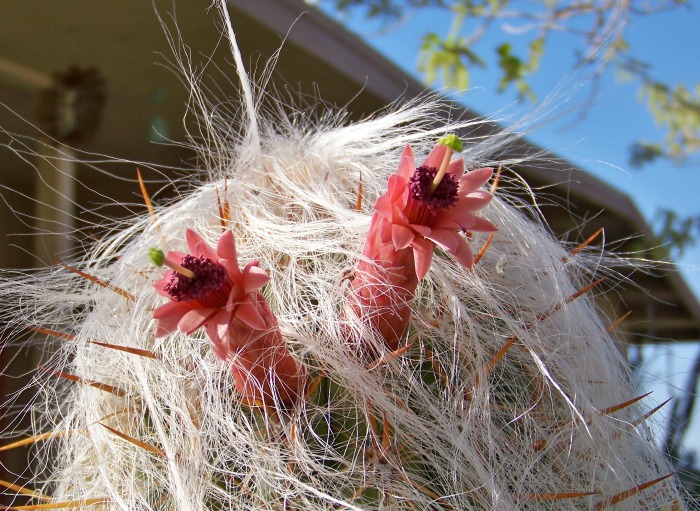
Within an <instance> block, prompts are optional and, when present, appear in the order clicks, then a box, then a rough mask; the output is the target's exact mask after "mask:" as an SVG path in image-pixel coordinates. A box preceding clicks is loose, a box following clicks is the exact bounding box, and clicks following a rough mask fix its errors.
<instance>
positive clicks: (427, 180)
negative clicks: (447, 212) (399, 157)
mask: <svg viewBox="0 0 700 511" xmlns="http://www.w3.org/2000/svg"><path fill="white" fill-rule="evenodd" d="M437 173H438V169H437V168H436V167H426V166H422V167H418V168H417V169H416V171H415V172H414V173H413V175H412V176H411V180H410V183H409V189H410V190H411V197H413V198H414V199H415V200H417V201H418V202H420V203H421V205H423V206H427V207H428V209H430V210H431V211H433V212H435V211H437V210H438V209H441V208H449V207H450V206H452V205H453V204H454V203H455V202H457V190H458V188H459V184H458V183H457V181H456V180H455V178H454V177H453V176H452V174H450V173H449V172H448V173H445V175H444V176H443V178H442V181H440V184H438V185H437V188H435V191H434V192H433V193H430V188H431V186H432V184H433V180H434V179H435V176H436V175H437Z"/></svg>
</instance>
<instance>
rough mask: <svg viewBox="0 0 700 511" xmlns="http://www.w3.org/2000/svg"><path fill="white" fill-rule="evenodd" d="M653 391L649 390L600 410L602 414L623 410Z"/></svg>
mask: <svg viewBox="0 0 700 511" xmlns="http://www.w3.org/2000/svg"><path fill="white" fill-rule="evenodd" d="M649 394H651V392H647V393H646V394H642V395H641V396H637V397H635V398H632V399H630V400H628V401H625V402H624V403H620V404H617V405H613V406H609V407H608V408H603V409H602V410H600V413H601V415H610V414H611V413H614V412H617V411H618V410H622V409H623V408H627V407H628V406H631V405H633V404H634V403H636V402H637V401H640V400H642V399H644V398H645V397H647V396H648V395H649Z"/></svg>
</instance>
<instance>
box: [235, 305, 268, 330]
mask: <svg viewBox="0 0 700 511" xmlns="http://www.w3.org/2000/svg"><path fill="white" fill-rule="evenodd" d="M236 318H237V319H240V320H241V321H243V322H244V323H245V324H246V325H248V326H249V327H251V328H254V329H256V330H265V329H266V328H267V325H266V324H265V320H264V319H263V317H262V316H261V315H260V313H259V312H258V309H257V307H256V306H255V305H254V304H253V303H251V302H250V301H245V302H243V303H241V304H239V305H238V307H237V308H236Z"/></svg>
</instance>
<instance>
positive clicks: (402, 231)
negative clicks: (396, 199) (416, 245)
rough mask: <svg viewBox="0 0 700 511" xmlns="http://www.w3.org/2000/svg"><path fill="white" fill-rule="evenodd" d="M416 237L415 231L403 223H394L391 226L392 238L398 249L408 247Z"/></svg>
mask: <svg viewBox="0 0 700 511" xmlns="http://www.w3.org/2000/svg"><path fill="white" fill-rule="evenodd" d="M415 237H416V235H415V234H413V231H412V230H411V229H409V228H407V227H405V226H403V225H398V224H393V225H392V226H391V238H392V241H393V242H394V247H395V248H396V250H401V249H402V248H406V247H408V246H409V245H410V244H411V241H413V238H415Z"/></svg>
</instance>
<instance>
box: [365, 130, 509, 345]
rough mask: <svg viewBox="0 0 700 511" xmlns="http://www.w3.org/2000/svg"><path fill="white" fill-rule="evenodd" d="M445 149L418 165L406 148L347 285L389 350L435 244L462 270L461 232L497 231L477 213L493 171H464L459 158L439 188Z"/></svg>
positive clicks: (469, 260) (466, 252)
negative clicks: (436, 178) (350, 286)
mask: <svg viewBox="0 0 700 511" xmlns="http://www.w3.org/2000/svg"><path fill="white" fill-rule="evenodd" d="M446 151H447V147H445V146H444V145H442V144H438V145H437V146H436V147H435V148H434V149H433V150H432V151H431V152H430V155H428V158H427V160H426V161H425V163H424V164H423V165H421V166H420V167H418V168H416V167H415V160H414V156H413V150H412V149H411V147H410V146H407V147H406V149H405V150H404V152H403V155H402V156H401V162H400V163H399V169H398V172H397V173H396V174H393V175H392V176H390V177H389V183H388V190H387V193H386V194H385V195H383V196H382V197H380V198H379V199H378V200H377V203H376V205H375V211H376V212H375V214H374V217H373V218H372V223H371V225H370V229H369V232H368V235H367V239H366V242H365V248H364V251H363V255H364V257H365V259H363V260H362V261H361V262H360V263H359V265H358V268H357V271H356V273H355V278H354V280H353V282H352V296H353V299H352V300H351V302H352V307H353V309H354V310H355V313H356V314H357V315H358V316H360V317H361V318H362V319H363V321H364V322H365V324H368V325H370V326H371V327H372V328H373V329H374V330H375V332H377V333H379V334H380V335H381V336H382V337H383V339H384V342H385V344H386V346H387V347H388V348H389V349H391V350H392V351H393V350H396V349H397V348H398V347H399V343H400V341H401V338H402V337H403V335H404V333H405V331H406V329H407V326H408V320H409V317H410V308H409V306H410V302H411V301H412V300H413V296H414V293H415V290H416V287H417V285H418V281H419V280H420V279H422V278H423V277H425V276H426V275H427V273H428V271H429V270H430V265H431V263H432V257H433V251H434V249H435V246H439V247H440V248H442V249H444V250H445V251H446V252H448V253H449V254H450V255H452V257H453V258H454V259H455V260H456V261H457V262H458V263H459V264H461V265H462V266H464V267H465V268H471V266H472V264H473V261H474V256H473V253H472V250H471V248H470V247H469V244H468V243H467V240H466V239H465V237H464V235H463V233H466V232H467V231H477V232H491V231H495V230H496V227H495V226H494V225H493V224H492V223H491V222H489V221H488V220H486V219H485V218H482V217H479V216H476V215H475V214H474V213H475V212H476V211H478V210H479V209H482V208H484V207H485V206H486V205H487V204H488V203H489V201H490V200H491V198H492V196H491V194H490V193H488V192H486V191H483V190H480V188H481V187H482V186H483V185H484V184H486V183H487V182H488V180H489V179H491V176H492V174H493V169H491V168H484V169H478V170H474V171H472V172H469V173H467V174H465V173H464V160H462V159H458V160H455V161H453V162H450V163H449V165H448V167H447V171H446V173H445V175H444V177H443V178H442V180H441V181H440V182H439V184H438V185H437V186H436V187H433V180H434V179H435V176H436V175H437V174H438V170H439V166H440V164H441V163H442V161H443V159H444V157H445V153H446Z"/></svg>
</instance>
